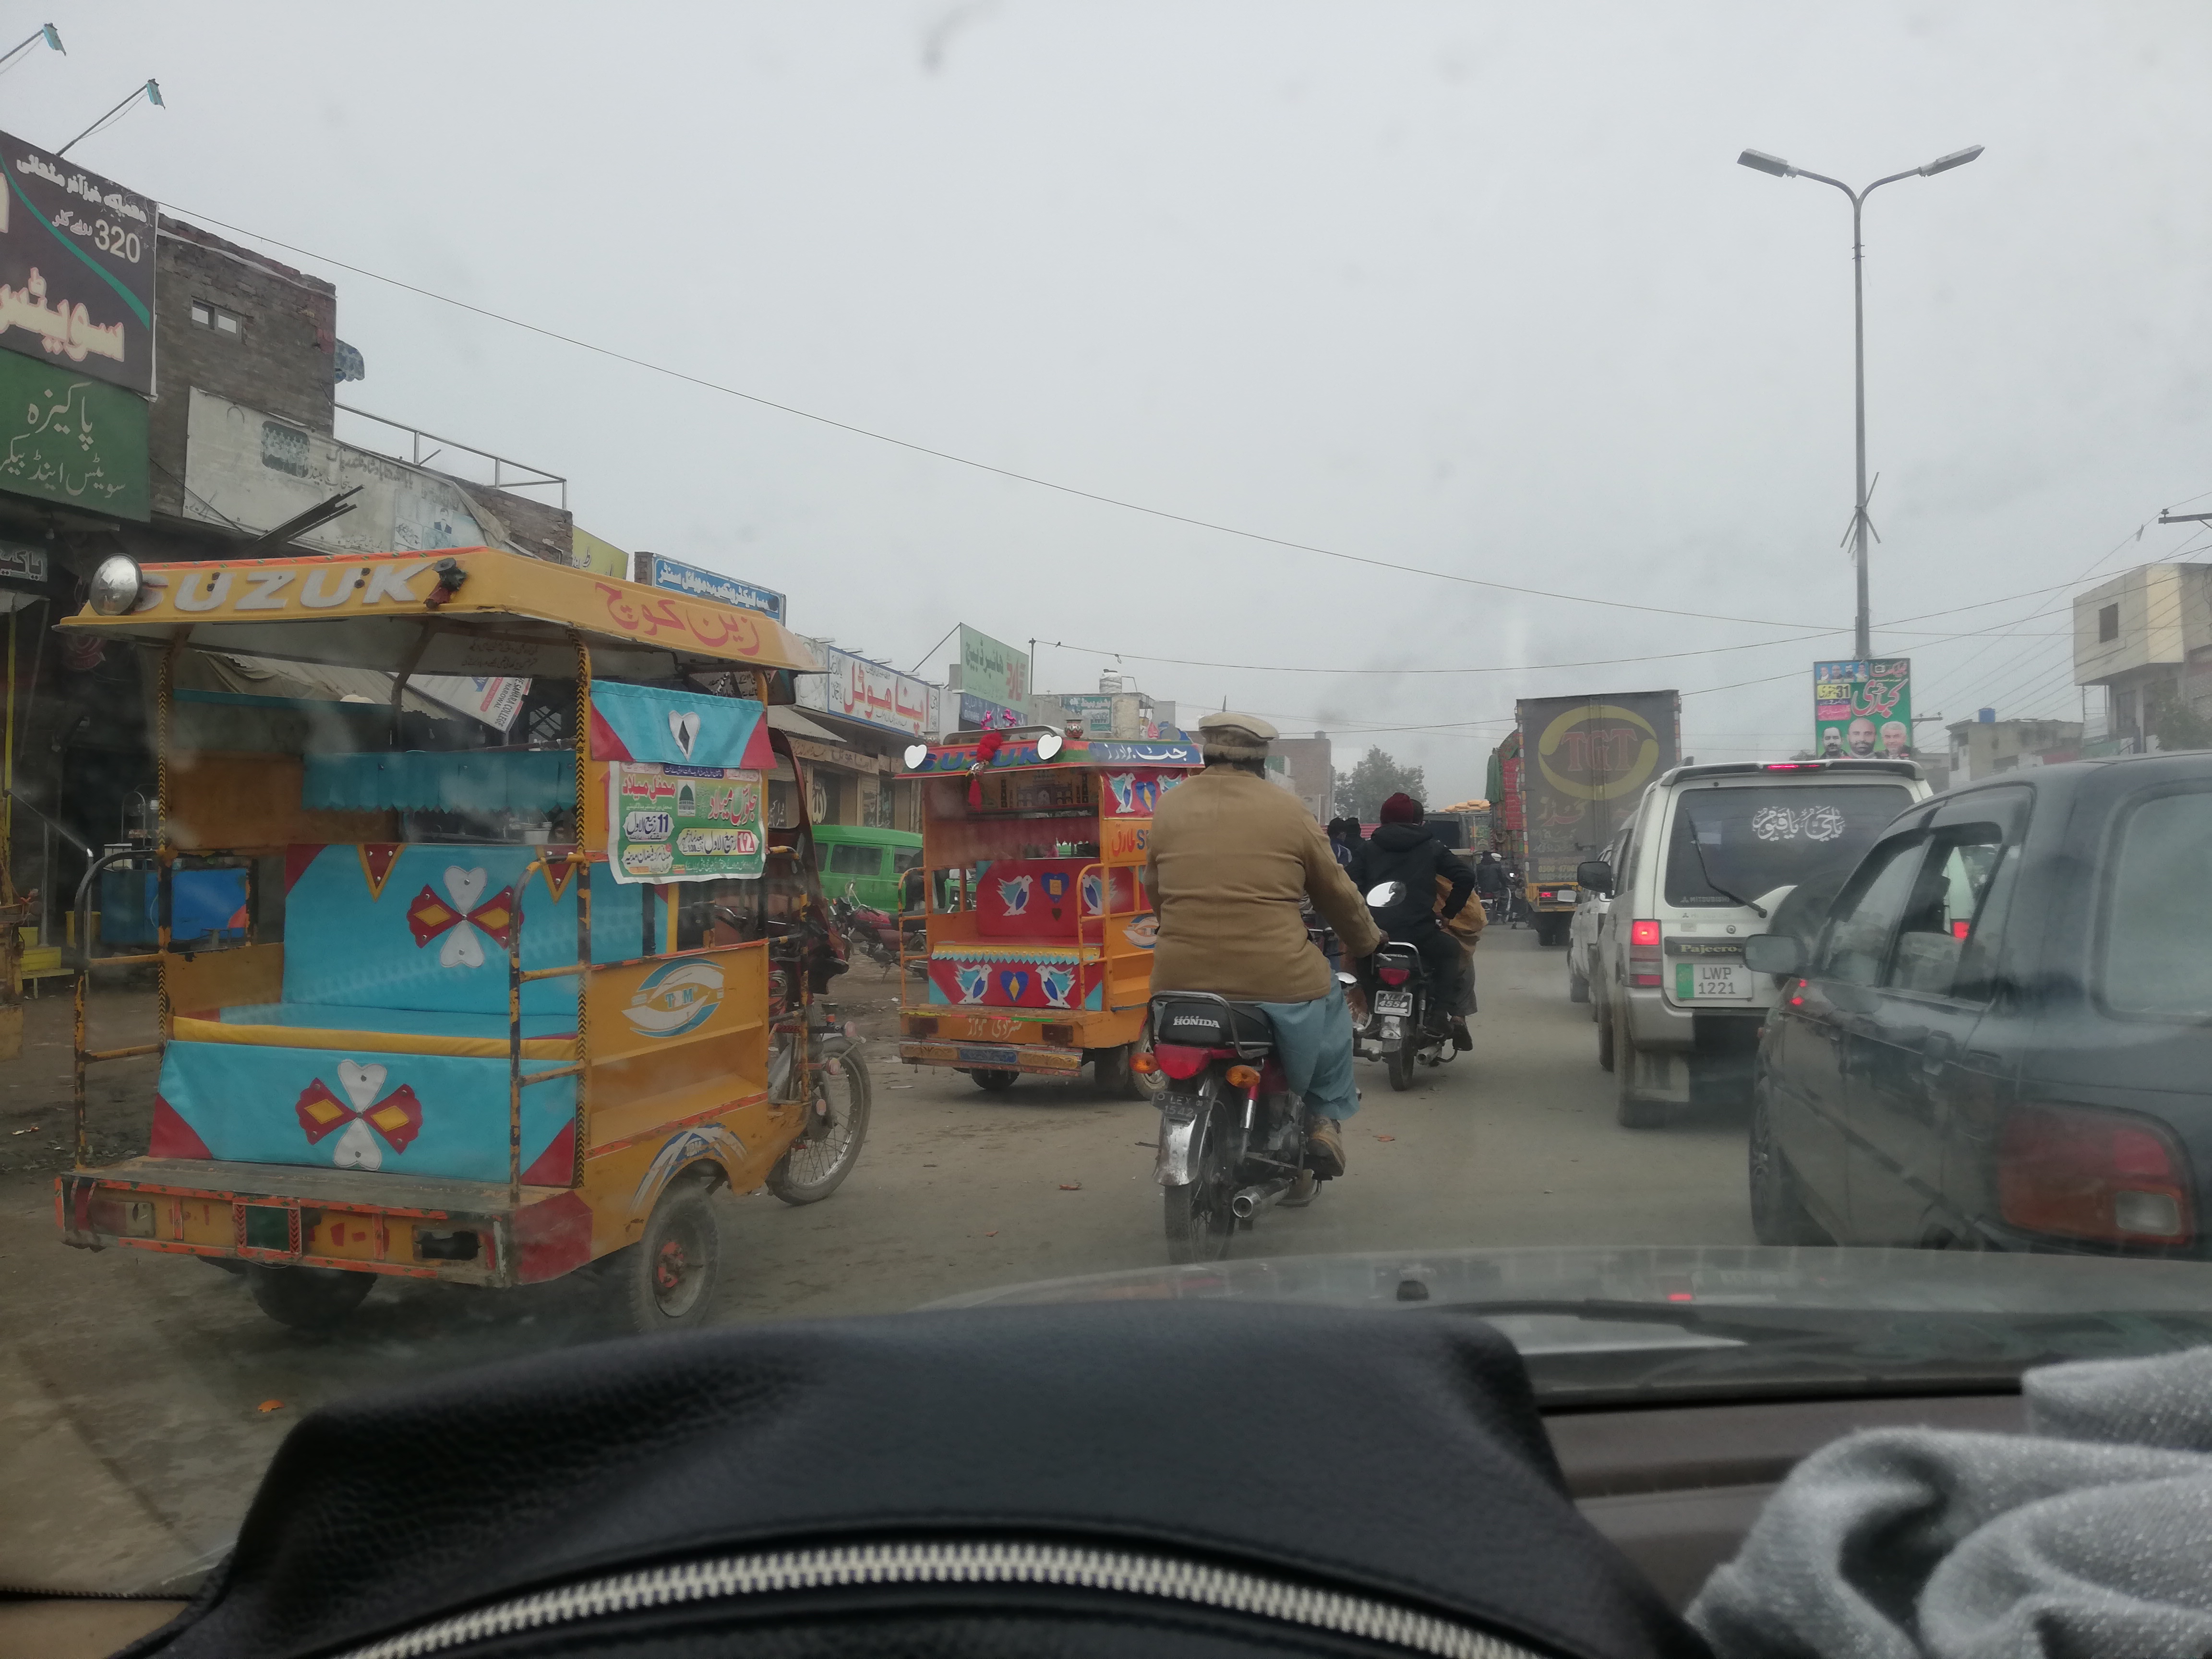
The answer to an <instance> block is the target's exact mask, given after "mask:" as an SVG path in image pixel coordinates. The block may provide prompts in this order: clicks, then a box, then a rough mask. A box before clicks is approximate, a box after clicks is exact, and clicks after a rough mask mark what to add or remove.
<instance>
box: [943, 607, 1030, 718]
mask: <svg viewBox="0 0 2212 1659" xmlns="http://www.w3.org/2000/svg"><path fill="white" fill-rule="evenodd" d="M960 689H961V690H963V691H964V692H969V693H972V694H973V695H975V696H978V697H981V699H982V700H983V701H984V702H991V703H996V704H997V705H998V706H999V707H1000V708H1011V709H1013V710H1015V711H1016V712H1017V713H1020V712H1021V711H1023V710H1024V709H1026V708H1028V707H1029V706H1030V658H1029V653H1028V652H1026V651H1017V650H1015V649H1014V647H1012V646H1011V645H1008V644H1006V642H1005V641H1003V640H994V639H993V638H992V637H991V636H990V635H988V634H982V633H978V632H977V631H976V630H975V629H972V628H970V627H969V626H968V624H967V623H961V624H960Z"/></svg>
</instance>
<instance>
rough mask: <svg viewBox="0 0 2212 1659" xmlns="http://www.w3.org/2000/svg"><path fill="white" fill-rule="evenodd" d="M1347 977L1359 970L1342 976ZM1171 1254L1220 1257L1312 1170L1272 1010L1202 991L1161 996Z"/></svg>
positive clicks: (1157, 1002) (1161, 1172)
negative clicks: (1308, 1166) (1233, 1236)
mask: <svg viewBox="0 0 2212 1659" xmlns="http://www.w3.org/2000/svg"><path fill="white" fill-rule="evenodd" d="M1337 977H1338V979H1339V981H1340V982H1344V983H1347V984H1348V983H1350V982H1351V977H1352V976H1351V975H1348V974H1340V975H1338V976H1337ZM1133 1063H1135V1064H1137V1065H1139V1066H1150V1067H1152V1068H1157V1070H1158V1073H1159V1076H1160V1079H1161V1083H1162V1088H1161V1091H1160V1093H1159V1096H1158V1104H1159V1109H1160V1138H1159V1143H1158V1145H1159V1154H1158V1158H1156V1159H1155V1161H1154V1163H1153V1174H1154V1176H1155V1177H1156V1178H1157V1179H1158V1182H1159V1183H1160V1187H1161V1189H1162V1193H1163V1196H1164V1209H1165V1212H1166V1221H1167V1235H1168V1259H1169V1260H1170V1261H1216V1260H1218V1259H1219V1258H1220V1257H1221V1256H1224V1255H1227V1254H1228V1251H1229V1240H1230V1237H1231V1234H1233V1233H1234V1232H1236V1231H1237V1229H1238V1228H1240V1227H1243V1228H1249V1227H1250V1226H1251V1225H1252V1222H1253V1218H1255V1216H1257V1215H1258V1214H1259V1213H1260V1212H1261V1211H1262V1210H1264V1209H1266V1208H1267V1207H1268V1206H1270V1205H1273V1204H1276V1203H1279V1202H1280V1201H1281V1200H1282V1199H1283V1198H1284V1197H1285V1195H1286V1194H1289V1192H1290V1191H1291V1188H1292V1187H1293V1186H1295V1185H1296V1184H1297V1181H1298V1177H1299V1176H1301V1175H1303V1174H1304V1172H1305V1170H1306V1125H1305V1109H1304V1103H1303V1102H1302V1101H1301V1100H1300V1099H1299V1098H1298V1097H1297V1096H1296V1095H1293V1094H1292V1093H1291V1089H1290V1083H1289V1079H1286V1078H1285V1076H1284V1074H1283V1068H1282V1066H1281V1064H1280V1063H1279V1061H1278V1060H1276V1058H1275V1033H1274V1028H1273V1026H1271V1025H1270V1024H1268V1023H1267V1013H1266V1012H1265V1011H1264V1010H1262V1009H1261V1008H1260V1007H1259V1006H1256V1005H1255V1004H1252V1003H1249V1002H1231V1001H1230V1000H1228V999H1227V998H1225V997H1218V996H1213V995H1212V994H1208V993H1206V992H1201V991H1175V992H1170V993H1168V994H1164V995H1162V996H1157V997H1154V998H1153V999H1152V1053H1151V1054H1140V1055H1139V1056H1138V1057H1137V1060H1135V1061H1134V1062H1133Z"/></svg>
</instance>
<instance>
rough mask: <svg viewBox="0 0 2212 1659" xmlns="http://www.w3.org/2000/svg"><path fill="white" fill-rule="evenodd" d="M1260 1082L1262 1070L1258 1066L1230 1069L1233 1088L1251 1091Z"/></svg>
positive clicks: (1233, 1067)
mask: <svg viewBox="0 0 2212 1659" xmlns="http://www.w3.org/2000/svg"><path fill="white" fill-rule="evenodd" d="M1259 1081H1260V1068H1259V1067H1258V1066H1231V1067H1230V1068H1229V1083H1230V1086H1231V1088H1236V1089H1249V1088H1252V1087H1254V1086H1255V1085H1257V1084H1258V1082H1259Z"/></svg>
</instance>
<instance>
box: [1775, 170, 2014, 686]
mask: <svg viewBox="0 0 2212 1659" xmlns="http://www.w3.org/2000/svg"><path fill="white" fill-rule="evenodd" d="M1981 153H1982V147H1981V146H1980V145H1979V144H1974V145H1972V146H1970V147H1969V148H1967V149H1960V150H1954V151H1953V152H1952V153H1951V154H1950V155H1941V156H1938V157H1937V158H1936V160H1934V161H1930V162H1929V163H1928V165H1927V166H1925V167H1912V168H1910V169H1908V170H1907V171H1905V172H1904V173H1891V174H1890V175H1889V176H1888V177H1887V178H1884V179H1875V181H1874V182H1873V183H1872V184H1870V185H1868V186H1867V187H1866V188H1865V189H1864V190H1853V189H1852V188H1851V187H1850V185H1847V184H1845V183H1844V181H1843V180H1842V179H1831V178H1829V177H1828V176H1827V175H1826V174H1825V173H1808V172H1806V171H1805V169H1804V168H1802V167H1791V166H1790V163H1789V162H1787V161H1784V160H1783V159H1782V158H1781V157H1780V156H1778V155H1766V154H1765V152H1764V151H1761V150H1755V149H1747V150H1746V151H1744V153H1743V154H1742V155H1739V156H1737V157H1736V158H1735V159H1736V162H1737V165H1739V166H1741V167H1751V168H1753V169H1755V170H1756V171H1758V172H1760V173H1772V174H1773V175H1774V176H1775V177H1776V178H1778V179H1813V180H1814V181H1815V182H1817V183H1820V184H1823V185H1834V186H1835V187H1836V188H1837V189H1838V190H1840V191H1843V192H1844V195H1845V196H1847V197H1850V204H1851V384H1852V390H1853V394H1854V398H1855V404H1856V408H1855V416H1856V425H1857V441H1858V494H1857V505H1856V507H1854V509H1853V511H1852V514H1851V535H1852V544H1853V555H1852V559H1853V563H1854V564H1855V565H1856V567H1857V576H1858V611H1857V626H1856V627H1855V628H1854V629H1853V630H1852V654H1853V655H1854V656H1856V657H1857V658H1858V659H1860V660H1861V661H1864V660H1865V659H1868V658H1869V657H1871V656H1873V655H1874V637H1873V634H1874V628H1873V623H1872V621H1871V620H1870V615H1871V613H1870V611H1869V607H1868V599H1867V531H1868V529H1869V523H1868V520H1867V464H1866V461H1867V457H1866V239H1865V236H1864V234H1863V231H1862V228H1861V226H1862V223H1863V218H1864V215H1865V210H1866V198H1867V197H1869V196H1871V195H1873V194H1874V193H1875V191H1878V190H1880V189H1881V187H1882V186H1883V185H1893V184H1895V183H1896V182H1897V181H1898V180H1899V179H1926V178H1932V177H1934V176H1935V175H1936V173H1948V172H1949V171H1950V170H1951V169H1952V168H1953V167H1964V166H1966V163H1967V162H1969V161H1972V160H1973V159H1974V158H1975V157H1976V156H1977V155H1980V154H1981Z"/></svg>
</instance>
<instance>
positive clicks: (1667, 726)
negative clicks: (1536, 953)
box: [1501, 691, 1682, 945]
mask: <svg viewBox="0 0 2212 1659" xmlns="http://www.w3.org/2000/svg"><path fill="white" fill-rule="evenodd" d="M1514 714H1515V718H1516V722H1517V723H1518V726H1519V728H1520V729H1519V730H1518V731H1517V732H1515V733H1514V738H1515V739H1517V742H1515V743H1514V747H1515V749H1516V750H1517V752H1518V757H1519V760H1520V764H1519V765H1518V766H1517V767H1514V768H1511V769H1510V770H1512V771H1514V772H1516V773H1517V775H1518V777H1517V782H1518V784H1519V789H1520V805H1521V811H1520V817H1521V823H1522V831H1521V840H1522V848H1523V849H1524V854H1523V860H1522V865H1521V877H1522V882H1523V884H1524V886H1523V889H1522V893H1523V896H1524V898H1525V899H1526V901H1527V903H1528V910H1529V912H1530V913H1531V914H1532V915H1534V921H1535V928H1536V943H1537V944H1539V945H1565V943H1566V942H1567V926H1568V924H1569V922H1571V921H1572V920H1573V918H1574V911H1575V903H1576V901H1577V897H1578V896H1579V895H1578V893H1577V889H1576V886H1575V866H1577V864H1579V863H1581V862H1582V861H1583V860H1584V859H1594V858H1595V857H1596V856H1597V855H1598V854H1600V853H1601V852H1602V851H1603V850H1604V849H1605V848H1606V847H1607V844H1608V843H1610V842H1611V841H1612V840H1613V834H1614V832H1615V831H1616V830H1618V829H1620V826H1621V824H1622V823H1624V822H1625V821H1626V819H1627V817H1628V816H1629V814H1630V813H1632V811H1635V809H1636V803H1637V801H1638V799H1639V798H1640V797H1641V796H1642V795H1643V793H1644V786H1645V785H1646V784H1648V783H1650V781H1652V780H1653V779H1654V778H1656V777H1657V776H1658V775H1660V774H1661V773H1662V772H1664V771H1666V770H1667V769H1668V768H1669V767H1671V766H1673V765H1674V764H1675V763H1676V762H1677V761H1678V760H1679V759H1680V755H1681V748H1682V743H1681V723H1682V699H1681V696H1680V694H1679V693H1677V692H1674V691H1620V692H1613V693H1610V694H1607V695H1605V696H1582V697H1524V698H1522V699H1521V700H1520V701H1519V702H1516V704H1515V705H1514ZM1509 741H1513V740H1512V739H1509ZM1502 748H1503V745H1501V749H1502Z"/></svg>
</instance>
